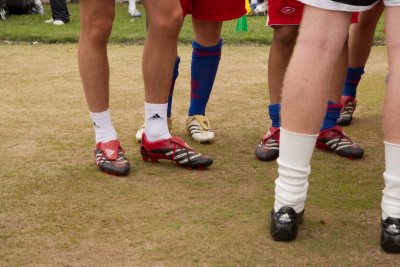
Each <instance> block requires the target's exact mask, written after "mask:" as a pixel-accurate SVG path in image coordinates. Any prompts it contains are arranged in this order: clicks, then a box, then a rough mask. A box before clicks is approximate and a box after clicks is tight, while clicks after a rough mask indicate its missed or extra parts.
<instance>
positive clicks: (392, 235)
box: [381, 217, 400, 253]
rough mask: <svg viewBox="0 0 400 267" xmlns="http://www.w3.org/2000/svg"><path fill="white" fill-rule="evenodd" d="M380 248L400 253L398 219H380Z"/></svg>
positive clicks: (399, 222)
mask: <svg viewBox="0 0 400 267" xmlns="http://www.w3.org/2000/svg"><path fill="white" fill-rule="evenodd" d="M381 248H382V249H383V250H384V251H385V252H387V253H400V219H397V218H392V217H388V218H387V219H386V220H382V222H381Z"/></svg>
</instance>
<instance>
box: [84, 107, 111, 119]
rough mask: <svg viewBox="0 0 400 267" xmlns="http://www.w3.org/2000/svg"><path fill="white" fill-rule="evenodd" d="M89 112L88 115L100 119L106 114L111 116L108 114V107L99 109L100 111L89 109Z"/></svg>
mask: <svg viewBox="0 0 400 267" xmlns="http://www.w3.org/2000/svg"><path fill="white" fill-rule="evenodd" d="M89 113H90V117H91V118H92V119H102V118H106V117H108V116H111V115H110V114H111V111H110V108H107V109H106V110H104V111H101V112H91V111H89Z"/></svg>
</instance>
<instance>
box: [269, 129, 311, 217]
mask: <svg viewBox="0 0 400 267" xmlns="http://www.w3.org/2000/svg"><path fill="white" fill-rule="evenodd" d="M317 137H318V135H308V134H299V133H294V132H289V131H287V130H285V129H282V128H281V130H280V143H279V158H278V160H277V162H278V174H279V176H278V178H277V179H276V180H275V203H274V209H275V212H277V211H278V210H279V209H280V208H282V207H283V206H288V207H291V208H293V209H294V210H295V211H296V212H297V213H299V212H302V211H303V210H304V203H305V201H306V198H307V189H308V176H309V175H310V172H311V167H310V162H311V157H312V154H313V151H314V147H315V142H316V141H317Z"/></svg>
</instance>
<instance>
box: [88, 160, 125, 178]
mask: <svg viewBox="0 0 400 267" xmlns="http://www.w3.org/2000/svg"><path fill="white" fill-rule="evenodd" d="M95 165H96V167H97V168H98V169H99V170H100V171H101V172H102V173H105V174H108V175H111V176H114V177H116V176H127V175H128V174H129V172H130V168H129V170H128V171H127V172H126V173H115V172H111V171H107V170H105V169H102V168H100V167H99V166H97V164H96V163H95Z"/></svg>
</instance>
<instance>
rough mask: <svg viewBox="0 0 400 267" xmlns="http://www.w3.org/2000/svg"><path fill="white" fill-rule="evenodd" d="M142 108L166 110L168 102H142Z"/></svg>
mask: <svg viewBox="0 0 400 267" xmlns="http://www.w3.org/2000/svg"><path fill="white" fill-rule="evenodd" d="M144 108H145V110H146V109H149V110H153V111H166V110H167V108H168V102H167V103H163V104H153V103H146V102H145V103H144Z"/></svg>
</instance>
